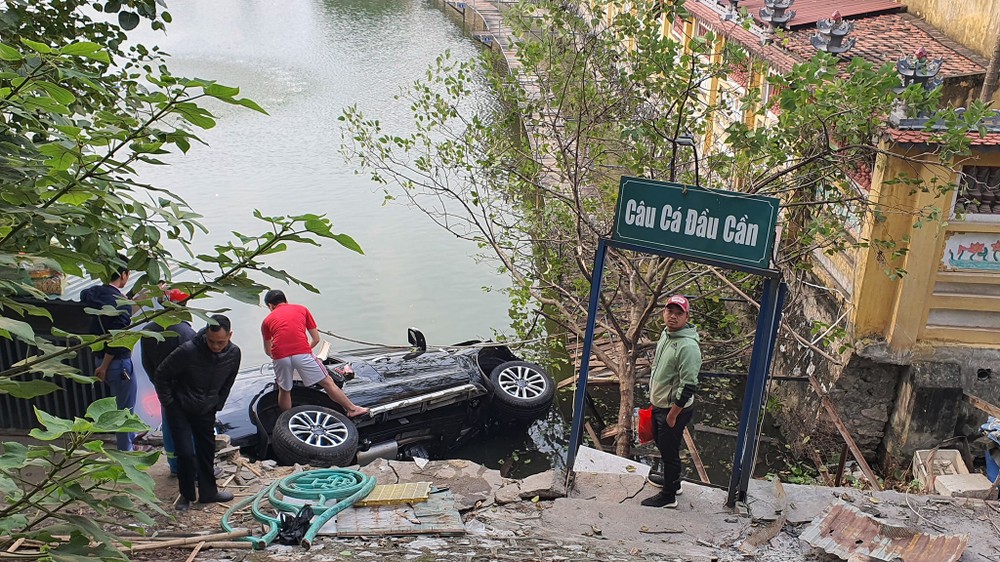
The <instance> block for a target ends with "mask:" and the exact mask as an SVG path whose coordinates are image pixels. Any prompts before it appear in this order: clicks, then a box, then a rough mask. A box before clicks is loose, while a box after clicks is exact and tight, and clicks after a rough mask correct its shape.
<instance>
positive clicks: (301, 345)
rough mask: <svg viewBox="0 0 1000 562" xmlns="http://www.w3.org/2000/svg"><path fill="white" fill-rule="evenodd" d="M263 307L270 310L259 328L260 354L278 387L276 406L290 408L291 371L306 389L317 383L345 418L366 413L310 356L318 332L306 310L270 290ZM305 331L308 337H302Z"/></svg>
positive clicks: (315, 344) (318, 362) (317, 361)
mask: <svg viewBox="0 0 1000 562" xmlns="http://www.w3.org/2000/svg"><path fill="white" fill-rule="evenodd" d="M264 304H265V305H266V306H267V308H268V310H270V311H271V313H270V314H268V315H267V318H265V319H264V323H263V324H261V326H260V331H261V334H262V335H263V336H264V353H266V354H267V356H268V357H270V358H271V360H272V361H273V362H274V378H275V382H276V383H277V384H278V407H279V408H281V411H285V410H288V409H290V408H291V407H292V372H293V371H298V373H299V377H300V378H301V379H302V382H303V384H305V385H306V386H313V385H314V384H319V385H320V386H321V387H322V388H323V390H325V391H326V394H327V396H329V397H330V399H331V400H333V401H334V402H336V403H337V404H339V405H340V406H341V407H342V408H343V409H344V411H345V412H346V413H347V415H348V416H349V417H352V418H353V417H355V416H360V415H362V414H367V413H368V408H364V407H362V406H358V405H357V404H355V403H354V402H351V399H350V398H348V397H347V395H346V394H344V391H343V390H341V389H340V388H339V387H338V386H337V384H336V383H334V382H333V379H332V378H331V377H330V373H328V372H327V370H326V366H324V365H323V363H322V362H320V360H319V359H318V358H317V357H316V356H315V355H314V354H313V352H312V348H314V347H316V346H317V345H319V342H320V337H319V330H318V329H317V328H316V320H314V319H313V316H312V314H311V313H310V312H309V309H308V308H306V307H304V306H302V305H299V304H289V302H288V299H286V298H285V293H283V292H281V291H279V290H277V289H272V290H270V291H268V292H267V293H266V294H265V295H264ZM307 332H308V334H309V338H308V339H307V338H306V333H307Z"/></svg>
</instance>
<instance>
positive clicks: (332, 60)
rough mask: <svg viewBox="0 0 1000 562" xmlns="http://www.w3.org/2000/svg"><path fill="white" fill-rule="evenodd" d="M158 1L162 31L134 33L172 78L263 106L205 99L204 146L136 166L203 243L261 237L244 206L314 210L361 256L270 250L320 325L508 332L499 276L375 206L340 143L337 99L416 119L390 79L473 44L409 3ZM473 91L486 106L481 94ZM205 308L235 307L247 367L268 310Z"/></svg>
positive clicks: (416, 218)
mask: <svg viewBox="0 0 1000 562" xmlns="http://www.w3.org/2000/svg"><path fill="white" fill-rule="evenodd" d="M169 11H170V13H171V15H172V16H173V23H171V24H170V25H168V30H167V33H166V34H165V35H164V34H163V33H157V32H151V31H148V30H147V31H144V32H142V33H140V34H139V37H138V38H139V39H140V40H141V41H143V42H144V43H146V44H152V43H155V44H158V45H160V46H161V47H162V48H163V49H164V50H165V51H167V52H168V53H170V54H171V55H172V57H171V59H170V63H169V64H170V68H171V70H172V72H173V73H174V74H176V75H179V76H187V77H199V78H210V79H214V80H217V81H218V82H220V83H222V84H225V85H229V86H238V87H240V88H241V89H242V92H241V95H245V96H246V97H249V98H251V99H253V100H255V101H257V102H258V103H259V104H260V105H261V106H263V107H264V108H265V109H266V110H267V111H268V113H269V114H270V116H265V115H261V114H259V113H256V112H253V111H249V110H245V109H243V108H237V107H233V106H228V105H223V104H215V105H211V106H210V108H211V109H212V110H213V112H214V113H216V115H217V116H218V118H219V119H218V125H217V126H216V127H215V128H213V129H211V130H208V131H204V132H202V133H199V135H200V136H201V138H202V139H203V140H205V141H206V142H207V143H208V144H209V145H210V146H209V147H203V146H197V145H196V146H194V147H193V148H192V150H191V151H190V152H189V153H188V154H187V155H182V154H177V155H174V156H171V157H167V158H164V160H166V161H167V162H169V163H170V166H162V167H151V168H145V169H143V170H142V176H141V177H142V179H143V180H144V181H148V182H149V183H152V184H154V185H157V186H161V187H165V188H169V189H171V190H172V191H174V192H175V193H177V194H179V195H181V196H182V197H184V198H185V200H186V201H187V202H188V203H189V204H191V206H192V207H193V208H194V209H195V210H196V211H198V212H200V213H201V214H202V215H204V217H205V218H204V219H203V223H204V224H205V225H206V226H207V227H208V228H209V230H210V234H209V235H207V236H202V237H201V240H200V242H199V248H201V249H209V248H211V246H213V245H214V244H216V243H218V242H222V241H223V240H228V239H230V238H231V235H230V234H229V232H230V231H232V230H236V231H239V232H241V233H244V234H250V233H259V232H262V231H263V229H264V227H265V225H264V224H263V223H261V222H260V221H257V220H256V219H254V218H253V216H252V213H253V210H254V209H259V210H260V211H261V212H263V213H264V214H265V215H281V214H302V213H321V214H326V215H328V216H329V217H330V218H331V220H332V221H333V224H334V229H335V231H337V232H343V233H347V234H349V235H351V236H352V237H353V238H354V239H355V240H357V241H358V243H359V244H360V245H361V247H362V248H363V249H364V251H365V255H364V256H359V255H357V254H355V253H353V252H351V251H348V250H346V249H344V248H342V247H340V246H339V245H338V244H336V243H333V242H327V243H325V244H324V246H323V247H321V248H315V247H311V246H299V247H292V248H291V249H290V250H289V251H288V252H286V253H284V254H279V255H277V256H274V257H273V258H272V259H270V260H269V261H270V265H272V266H273V267H276V268H279V269H284V270H286V271H288V272H289V273H290V274H293V275H295V276H297V277H300V278H302V279H304V280H306V281H308V282H309V283H311V284H312V285H314V286H315V287H317V288H318V289H319V290H320V291H321V292H320V294H318V295H317V294H312V293H310V292H308V291H305V290H303V289H300V288H297V287H292V288H288V287H281V286H280V285H279V286H277V287H278V288H282V289H284V290H285V291H286V294H287V295H288V297H289V300H290V301H292V302H298V303H300V304H304V305H306V306H308V307H309V308H310V309H311V310H312V313H313V315H314V316H315V317H316V320H317V322H318V323H319V325H320V328H321V329H327V330H330V331H333V332H335V333H338V334H342V335H345V336H347V337H351V338H355V339H359V340H364V341H371V342H380V343H387V344H405V341H406V338H405V335H406V328H407V327H410V326H415V327H419V328H421V329H422V330H423V331H424V333H425V335H426V336H427V339H428V342H429V343H431V344H449V343H454V342H457V341H462V340H467V339H472V338H489V337H491V336H492V335H493V333H494V331H499V332H503V333H507V332H509V327H510V320H509V317H508V312H507V309H508V306H509V301H508V300H507V298H506V297H505V296H504V295H503V294H502V293H501V292H499V291H498V289H502V288H504V287H506V286H508V284H509V281H508V280H507V278H506V277H504V276H502V275H499V274H498V273H497V272H496V268H495V267H494V266H493V265H491V264H489V263H483V262H479V261H477V260H476V259H474V254H475V253H476V248H475V247H474V245H472V244H471V243H469V242H465V241H462V240H458V239H456V238H455V237H454V236H453V235H451V234H449V233H448V232H446V231H445V230H443V229H442V228H440V227H438V226H437V225H435V224H434V223H432V222H431V221H430V220H428V219H427V217H425V216H424V215H423V214H422V213H421V212H419V211H418V210H416V209H413V208H409V207H406V206H403V205H401V204H389V205H383V202H384V194H383V193H382V192H381V190H380V188H379V187H378V186H377V185H375V184H374V183H373V182H371V181H369V180H368V179H367V177H365V176H357V175H354V167H353V166H352V165H351V164H350V163H347V162H345V161H344V160H343V158H342V157H341V155H340V154H339V153H338V148H339V146H340V143H341V140H340V139H341V133H340V123H339V122H338V121H337V117H338V116H339V115H340V113H341V111H342V110H343V109H344V108H345V107H347V106H349V105H351V104H358V105H359V106H360V107H362V108H363V109H365V110H366V111H368V112H370V113H371V114H373V115H377V116H378V118H379V119H381V120H382V122H383V123H385V124H386V126H387V127H390V128H392V127H402V126H405V124H407V123H410V122H411V121H412V119H411V117H410V114H409V110H408V107H407V106H406V104H405V103H400V102H398V101H396V100H394V99H393V96H394V95H395V94H397V93H398V92H399V88H400V87H401V86H403V85H405V84H407V83H410V82H412V81H413V80H415V79H417V78H419V77H420V76H421V75H422V73H423V71H424V70H425V69H426V67H427V66H428V64H429V63H431V62H432V61H433V60H434V58H435V57H437V56H438V55H440V54H442V53H444V52H445V50H450V51H451V52H452V54H453V56H455V57H457V58H459V59H466V58H471V57H474V56H475V55H476V53H477V49H478V47H477V46H476V43H475V41H474V40H473V39H472V38H470V37H469V36H467V35H465V34H464V33H463V32H462V30H461V29H460V27H459V26H457V25H455V24H454V23H453V22H452V21H450V20H449V19H448V18H447V17H446V15H445V14H444V12H442V11H441V10H440V9H438V8H435V7H433V6H431V5H429V4H427V3H425V2H422V1H421V0H283V1H281V2H275V1H272V0H266V1H265V0H212V1H211V2H206V1H196V0H171V1H170V3H169ZM482 97H483V99H482V103H483V104H490V103H492V99H491V97H490V94H489V92H488V91H487V90H486V89H484V91H483V93H482ZM262 280H263V281H265V282H267V278H266V277H265V278H263V279H262ZM484 287H489V288H491V289H493V291H490V292H486V291H484ZM201 302H203V301H199V304H200V303H201ZM213 306H215V307H222V306H225V307H229V308H231V309H232V311H231V312H230V313H229V315H230V316H231V318H232V319H233V324H234V329H235V332H234V340H235V341H236V343H238V344H239V345H240V346H241V347H242V348H243V353H244V355H243V357H244V365H252V364H257V363H263V362H264V361H266V359H267V358H266V357H265V355H264V353H263V350H262V347H261V343H260V336H259V333H260V332H259V326H260V322H261V320H263V319H264V317H265V316H266V313H267V310H266V309H265V308H264V307H262V306H261V307H254V306H248V305H244V304H240V303H236V302H234V301H232V300H230V299H215V301H213V302H210V303H208V304H207V305H205V308H211V307H213ZM333 343H334V344H335V347H337V348H340V349H343V348H350V347H358V346H357V345H356V344H347V343H343V342H337V341H336V340H334V341H333Z"/></svg>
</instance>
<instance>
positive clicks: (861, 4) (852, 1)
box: [740, 0, 906, 29]
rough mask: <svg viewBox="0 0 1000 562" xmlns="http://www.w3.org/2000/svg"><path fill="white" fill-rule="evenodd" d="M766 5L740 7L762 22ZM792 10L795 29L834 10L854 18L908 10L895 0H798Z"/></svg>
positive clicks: (759, 1)
mask: <svg viewBox="0 0 1000 562" xmlns="http://www.w3.org/2000/svg"><path fill="white" fill-rule="evenodd" d="M763 7H764V0H744V1H743V2H740V8H746V9H747V12H748V13H749V14H750V15H751V16H753V19H754V20H756V21H757V22H760V16H759V15H758V13H759V12H760V9H761V8H763ZM789 9H790V10H792V11H794V12H795V17H794V18H792V21H790V22H788V25H789V27H791V28H792V29H795V28H797V27H802V26H804V25H809V26H815V25H816V22H817V21H819V20H823V19H827V18H829V17H830V16H831V15H833V12H834V11H838V12H840V15H841V16H843V17H845V18H847V19H852V18H855V17H861V16H872V15H876V14H885V13H891V12H903V11H906V5H904V4H900V3H899V2H895V1H894V0H834V1H833V2H831V1H830V0H796V1H795V3H794V4H792V7H791V8H789Z"/></svg>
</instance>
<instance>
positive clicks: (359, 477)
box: [222, 468, 375, 550]
mask: <svg viewBox="0 0 1000 562" xmlns="http://www.w3.org/2000/svg"><path fill="white" fill-rule="evenodd" d="M374 487H375V479H374V478H372V477H371V476H367V475H365V474H363V473H361V472H358V471H357V470H351V469H347V468H322V469H316V470H306V471H303V472H297V473H295V474H291V475H288V476H286V477H284V478H281V479H280V480H277V481H275V482H272V483H271V485H269V486H268V487H266V488H264V489H262V490H261V491H260V492H258V493H257V494H256V495H254V496H251V497H248V498H245V499H243V500H240V501H239V502H238V503H237V504H235V505H234V506H233V507H231V508H229V509H228V510H227V511H226V513H225V514H224V515H223V516H222V529H223V530H224V531H227V532H230V531H232V530H233V526H232V524H231V523H230V518H231V517H232V516H233V514H235V513H236V512H237V511H239V510H241V509H243V508H245V507H246V506H247V505H250V506H251V510H252V512H253V517H254V519H256V520H257V521H260V522H261V523H265V524H267V525H268V526H269V530H268V532H267V533H266V534H265V535H264V536H263V537H244V539H242V540H247V541H250V542H252V543H253V547H254V549H257V550H259V549H262V548H265V547H267V546H268V545H269V544H271V541H273V540H274V538H275V537H277V536H278V529H279V526H280V521H281V520H280V516H279V517H271V516H269V515H267V514H265V513H264V512H263V511H261V504H262V503H263V502H264V500H267V501H268V502H269V503H270V504H271V506H272V507H274V508H275V509H276V510H277V511H279V512H281V511H285V512H289V513H296V512H298V510H299V509H300V508H301V507H302V505H300V504H297V503H291V502H287V501H285V499H284V498H295V499H298V500H305V501H307V502H310V504H311V505H312V506H313V512H314V513H316V514H317V515H318V517H316V519H315V520H314V521H313V522H312V524H311V525H310V526H309V530H308V531H306V534H305V537H304V538H303V539H302V546H303V547H305V548H309V547H310V546H311V545H312V541H313V539H314V538H316V534H317V533H318V532H319V530H320V529H321V528H322V527H323V525H325V524H326V523H327V522H328V521H329V520H330V519H333V517H335V516H336V515H337V514H338V513H340V512H341V511H343V510H345V509H347V508H348V507H351V506H353V505H354V503H355V502H357V501H358V500H361V499H363V498H364V497H365V496H367V495H368V494H369V493H371V491H372V488H374ZM279 492H280V494H281V497H279V496H278V493H279ZM331 500H336V502H337V503H335V504H334V505H332V506H329V505H326V503H327V502H328V501H331Z"/></svg>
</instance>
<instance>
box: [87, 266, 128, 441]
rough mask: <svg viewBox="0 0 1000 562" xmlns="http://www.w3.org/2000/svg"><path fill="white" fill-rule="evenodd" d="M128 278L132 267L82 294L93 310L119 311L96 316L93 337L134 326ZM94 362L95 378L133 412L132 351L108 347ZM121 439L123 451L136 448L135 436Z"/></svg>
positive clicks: (122, 406) (121, 435)
mask: <svg viewBox="0 0 1000 562" xmlns="http://www.w3.org/2000/svg"><path fill="white" fill-rule="evenodd" d="M118 259H119V260H120V261H121V263H123V264H124V263H126V259H125V257H124V256H118ZM128 279H129V270H128V268H127V267H125V266H121V267H120V268H119V269H118V271H117V272H115V273H114V274H113V275H112V276H111V279H110V280H109V281H108V283H107V284H106V285H99V286H96V287H91V288H89V289H85V290H84V291H83V292H81V293H80V301H81V302H82V303H83V304H85V305H87V306H89V307H91V308H96V309H101V308H104V307H105V306H110V307H112V308H116V309H118V311H119V312H118V314H116V315H113V316H105V315H97V314H95V315H93V316H92V317H91V320H90V333H91V334H93V335H95V336H103V335H105V334H108V333H110V332H111V331H112V330H123V329H125V328H127V327H128V326H129V324H131V323H132V313H133V312H134V309H133V307H132V305H131V304H129V303H128V302H127V298H126V297H125V294H124V293H123V292H122V289H123V288H124V287H125V284H126V283H128ZM94 362H95V363H94V364H95V369H94V376H95V377H97V378H98V379H100V380H102V381H104V383H105V384H107V385H108V386H109V387H111V394H112V395H113V396H114V397H115V404H116V405H117V406H118V409H119V410H128V411H129V412H133V411H134V410H135V395H136V384H135V377H133V376H132V350H131V349H129V348H127V347H111V346H105V347H103V348H101V349H100V350H99V351H97V352H96V353H94ZM117 439H118V450H119V451H131V450H132V449H133V444H132V442H133V441H134V440H135V434H134V433H127V432H122V433H119V434H118V435H117Z"/></svg>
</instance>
